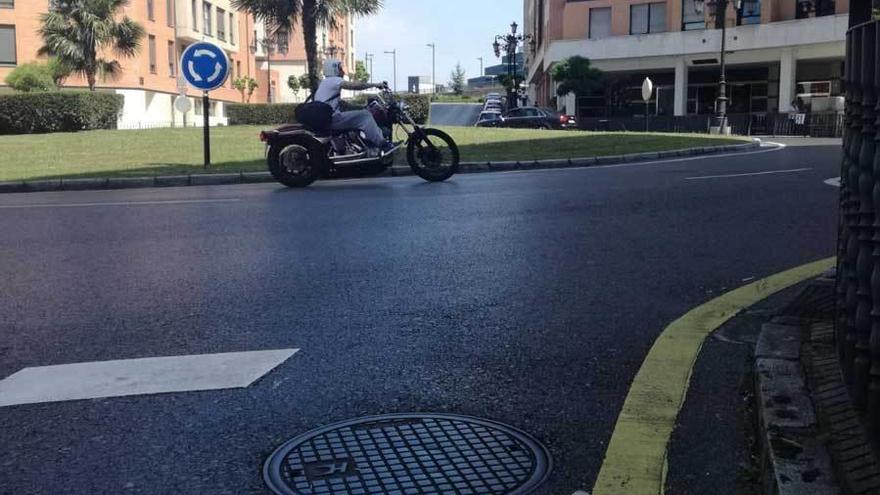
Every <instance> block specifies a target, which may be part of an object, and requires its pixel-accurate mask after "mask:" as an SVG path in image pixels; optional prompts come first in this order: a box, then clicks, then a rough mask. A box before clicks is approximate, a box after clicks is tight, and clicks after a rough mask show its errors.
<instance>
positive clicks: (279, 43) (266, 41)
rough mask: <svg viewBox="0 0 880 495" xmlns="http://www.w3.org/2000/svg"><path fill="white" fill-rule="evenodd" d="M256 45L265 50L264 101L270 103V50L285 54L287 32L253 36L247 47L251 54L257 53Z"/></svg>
mask: <svg viewBox="0 0 880 495" xmlns="http://www.w3.org/2000/svg"><path fill="white" fill-rule="evenodd" d="M258 47H262V48H263V51H264V52H266V80H267V81H268V82H269V83H268V84H267V86H268V88H266V102H267V103H272V52H277V53H279V54H281V55H282V56H283V55H287V50H288V47H289V45H288V42H287V33H286V32H284V31H279V32H278V33H275V35H274V36H271V37H267V38H263V39H257V38H254V42H253V43H251V45H250V47H249V48H250V52H251V55H254V54H256V53H257V48H258Z"/></svg>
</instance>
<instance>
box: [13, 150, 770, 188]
mask: <svg viewBox="0 0 880 495" xmlns="http://www.w3.org/2000/svg"><path fill="white" fill-rule="evenodd" d="M760 145H761V143H760V141H759V140H753V141H751V142H748V143H743V144H723V145H717V146H707V147H701V148H684V149H680V150H667V151H649V152H645V153H630V154H627V155H612V156H600V157H588V158H567V159H565V158H563V159H551V160H521V161H496V162H463V163H462V164H461V166H460V170H459V172H458V173H461V174H473V173H482V172H504V171H510V170H541V169H552V168H576V167H591V166H594V165H611V164H620V163H635V162H641V161H650V160H661V159H666V158H676V157H685V156H699V155H709V154H713V153H722V152H728V151H746V150H749V149H753V148H757V147H759V146H760ZM410 175H413V172H412V170H410V168H409V167H405V166H404V167H400V166H397V167H391V169H389V170H388V171H386V172H385V173H383V174H381V175H380V176H384V177H389V176H390V177H403V176H410ZM273 181H274V179H273V178H272V175H271V174H270V173H269V172H240V173H221V174H190V175H159V176H149V177H96V178H75V179H41V180H25V181H11V182H0V193H22V192H44V191H87V190H101V189H130V188H144V187H181V186H209V185H228V184H251V183H259V182H273Z"/></svg>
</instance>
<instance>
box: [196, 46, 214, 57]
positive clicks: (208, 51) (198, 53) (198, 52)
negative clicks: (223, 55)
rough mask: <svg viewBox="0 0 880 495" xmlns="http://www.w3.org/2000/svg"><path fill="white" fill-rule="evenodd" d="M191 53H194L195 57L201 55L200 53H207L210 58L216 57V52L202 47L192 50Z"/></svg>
mask: <svg viewBox="0 0 880 495" xmlns="http://www.w3.org/2000/svg"><path fill="white" fill-rule="evenodd" d="M193 55H195V56H196V57H201V56H202V55H207V56H209V57H211V58H217V54H216V53H214V52H212V51H211V50H206V49H204V48H199V49H198V50H196V51H195V52H193Z"/></svg>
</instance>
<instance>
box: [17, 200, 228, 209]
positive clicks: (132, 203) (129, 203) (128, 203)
mask: <svg viewBox="0 0 880 495" xmlns="http://www.w3.org/2000/svg"><path fill="white" fill-rule="evenodd" d="M238 201H241V199H239V198H225V199H169V200H164V201H163V200H154V201H106V202H98V203H34V204H23V205H0V209H13V208H76V207H84V206H141V205H189V204H203V203H235V202H238Z"/></svg>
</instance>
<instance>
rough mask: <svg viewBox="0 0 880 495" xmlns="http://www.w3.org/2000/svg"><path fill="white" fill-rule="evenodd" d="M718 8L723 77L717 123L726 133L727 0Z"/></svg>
mask: <svg viewBox="0 0 880 495" xmlns="http://www.w3.org/2000/svg"><path fill="white" fill-rule="evenodd" d="M717 6H718V10H719V12H716V13H715V15H716V17H719V16H720V18H721V77H720V79H719V80H718V110H717V111H718V113H717V122H716V123H717V124H718V133H719V134H724V128H725V127H727V80H726V78H725V65H724V55H725V53H724V52H725V51H727V49H726V42H727V0H718V4H717Z"/></svg>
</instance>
